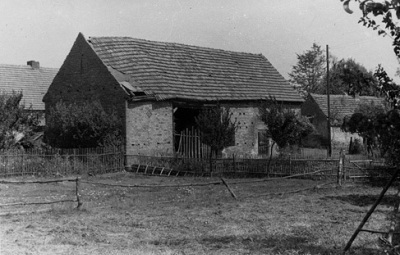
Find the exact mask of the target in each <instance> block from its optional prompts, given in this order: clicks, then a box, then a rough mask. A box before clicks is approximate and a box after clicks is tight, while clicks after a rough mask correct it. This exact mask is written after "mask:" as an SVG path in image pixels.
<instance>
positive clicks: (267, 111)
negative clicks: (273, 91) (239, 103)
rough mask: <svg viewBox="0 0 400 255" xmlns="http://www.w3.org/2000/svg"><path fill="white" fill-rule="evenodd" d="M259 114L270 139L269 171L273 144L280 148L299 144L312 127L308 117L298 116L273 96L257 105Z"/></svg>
mask: <svg viewBox="0 0 400 255" xmlns="http://www.w3.org/2000/svg"><path fill="white" fill-rule="evenodd" d="M259 115H260V119H261V120H262V121H263V122H264V123H265V125H266V126H267V134H268V136H269V137H271V139H272V145H271V154H270V157H269V162H268V172H269V169H270V164H271V159H272V151H273V149H274V146H275V144H276V145H278V146H279V148H281V149H283V148H286V147H287V146H290V145H296V144H301V140H302V139H303V138H304V137H306V136H307V135H309V134H311V133H312V131H313V130H314V128H313V126H312V124H311V123H310V122H309V121H308V119H306V118H304V117H301V116H298V115H297V114H296V113H295V112H294V111H293V110H291V109H288V108H285V106H284V105H283V104H281V103H279V102H278V101H277V100H276V99H275V98H274V97H271V98H270V99H269V100H268V101H266V102H264V103H262V104H261V105H260V106H259Z"/></svg>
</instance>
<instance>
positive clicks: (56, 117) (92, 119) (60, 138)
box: [45, 101, 122, 148]
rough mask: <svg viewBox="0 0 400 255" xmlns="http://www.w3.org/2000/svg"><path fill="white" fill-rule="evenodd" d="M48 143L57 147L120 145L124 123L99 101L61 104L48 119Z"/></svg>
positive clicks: (46, 135) (46, 134)
mask: <svg viewBox="0 0 400 255" xmlns="http://www.w3.org/2000/svg"><path fill="white" fill-rule="evenodd" d="M45 142H46V143H48V144H49V145H50V146H53V147H57V148H91V147H99V146H110V145H114V146H117V145H120V144H121V142H122V120H121V119H120V118H119V117H118V115H117V114H114V112H111V113H107V112H106V111H105V110H104V109H103V107H102V106H101V104H100V102H98V101H95V102H84V103H81V104H76V103H74V104H65V103H64V102H58V103H57V104H56V106H55V107H54V108H52V109H50V113H49V114H48V116H46V129H45Z"/></svg>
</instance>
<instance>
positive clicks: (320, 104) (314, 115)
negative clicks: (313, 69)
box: [301, 94, 383, 146]
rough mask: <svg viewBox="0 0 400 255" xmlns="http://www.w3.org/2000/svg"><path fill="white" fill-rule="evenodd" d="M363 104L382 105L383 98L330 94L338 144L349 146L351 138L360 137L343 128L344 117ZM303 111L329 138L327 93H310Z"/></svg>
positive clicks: (334, 136)
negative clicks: (344, 130)
mask: <svg viewBox="0 0 400 255" xmlns="http://www.w3.org/2000/svg"><path fill="white" fill-rule="evenodd" d="M361 104H375V105H382V104H383V100H382V99H381V98H377V97H372V96H356V97H352V96H348V95H330V110H331V139H332V142H333V143H336V144H337V145H338V146H348V145H349V143H350V140H354V139H360V140H362V139H361V138H360V137H359V136H358V135H357V134H351V133H346V132H343V131H342V130H341V128H340V127H341V125H342V123H343V119H344V118H345V117H346V116H351V115H352V114H353V113H354V111H355V110H356V109H357V108H358V107H359V106H360V105H361ZM301 113H302V115H303V116H306V117H308V118H309V119H310V121H311V123H312V124H313V125H314V126H315V128H316V130H317V132H318V133H319V134H320V135H321V136H322V137H324V138H325V139H328V103H327V95H320V94H309V95H308V97H307V99H306V101H305V102H304V104H303V106H302V109H301Z"/></svg>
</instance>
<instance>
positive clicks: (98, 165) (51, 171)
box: [0, 147, 125, 177]
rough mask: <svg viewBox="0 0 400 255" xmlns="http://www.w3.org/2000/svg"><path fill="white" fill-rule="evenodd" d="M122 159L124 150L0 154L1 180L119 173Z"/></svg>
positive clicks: (119, 148)
mask: <svg viewBox="0 0 400 255" xmlns="http://www.w3.org/2000/svg"><path fill="white" fill-rule="evenodd" d="M124 158H125V151H124V148H123V147H102V148H89V149H88V148H84V149H40V150H39V149H34V150H8V151H0V177H7V176H15V175H36V176H70V175H73V174H93V175H95V174H101V173H110V172H118V171H122V170H123V169H124Z"/></svg>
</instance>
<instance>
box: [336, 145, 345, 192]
mask: <svg viewBox="0 0 400 255" xmlns="http://www.w3.org/2000/svg"><path fill="white" fill-rule="evenodd" d="M343 165H344V154H343V150H342V149H341V150H340V154H339V167H338V172H337V184H338V185H339V186H342V180H343V179H344V178H343V177H344V176H343Z"/></svg>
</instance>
